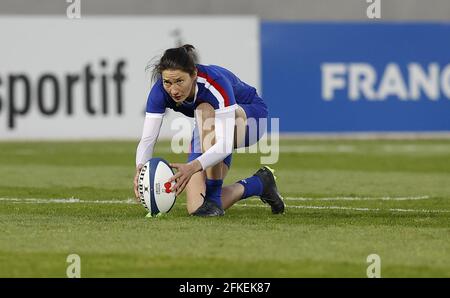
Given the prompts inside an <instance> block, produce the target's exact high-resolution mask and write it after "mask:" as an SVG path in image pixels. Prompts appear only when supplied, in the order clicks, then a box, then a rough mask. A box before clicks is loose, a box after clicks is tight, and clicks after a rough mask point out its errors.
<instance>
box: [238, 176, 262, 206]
mask: <svg viewBox="0 0 450 298" xmlns="http://www.w3.org/2000/svg"><path fill="white" fill-rule="evenodd" d="M237 183H239V184H242V186H244V194H243V195H242V198H241V200H243V199H246V198H248V197H252V196H260V195H261V194H262V191H263V185H262V182H261V179H259V177H258V176H252V177H249V178H246V179H242V180H240V181H238V182H237Z"/></svg>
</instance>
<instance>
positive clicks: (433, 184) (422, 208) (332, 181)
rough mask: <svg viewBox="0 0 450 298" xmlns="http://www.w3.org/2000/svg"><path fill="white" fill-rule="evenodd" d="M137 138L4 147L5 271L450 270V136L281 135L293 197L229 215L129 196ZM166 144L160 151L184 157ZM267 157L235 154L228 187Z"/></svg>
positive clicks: (347, 273) (0, 256) (286, 187)
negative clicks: (165, 210)
mask: <svg viewBox="0 0 450 298" xmlns="http://www.w3.org/2000/svg"><path fill="white" fill-rule="evenodd" d="M136 145H137V143H136V142H2V143H0V277H65V276H66V269H67V267H68V266H69V264H68V263H67V262H66V258H67V256H68V255H69V254H78V255H79V256H80V258H81V276H82V277H366V270H367V267H368V266H369V265H370V264H369V263H367V260H366V259H367V256H368V255H370V254H378V255H379V256H380V259H381V276H382V277H450V241H449V240H450V220H449V219H450V141H449V140H422V141H417V140H408V141H395V140H385V141H360V140H353V141H352V140H322V141H320V140H315V141H312V140H282V141H281V143H280V145H281V146H280V151H281V153H280V158H279V161H278V163H276V164H274V165H272V166H271V167H273V168H275V170H276V175H277V176H278V180H277V183H278V187H279V189H280V192H281V193H282V194H283V196H284V197H285V199H286V200H285V202H286V204H287V209H286V213H285V214H284V215H281V216H280V215H278V216H276V215H272V214H271V213H270V209H269V207H268V206H267V205H264V204H263V203H262V202H261V201H260V200H259V199H258V198H251V199H248V200H245V201H241V202H240V203H239V204H237V205H235V206H234V207H232V208H231V209H229V210H227V212H226V215H225V216H224V217H221V218H194V217H189V216H187V213H186V210H185V196H184V195H182V196H180V197H179V198H178V199H177V203H176V204H175V206H174V208H173V209H172V211H171V212H170V213H169V214H167V215H165V216H163V217H159V218H147V217H146V212H145V210H144V208H143V207H142V206H140V205H137V204H135V203H133V202H132V200H130V199H132V197H133V193H132V178H133V176H134V153H135V148H136ZM169 148H170V147H169V143H167V142H161V143H160V144H158V145H157V147H156V152H155V154H154V155H155V156H159V157H163V158H165V159H167V160H169V161H171V162H183V161H184V160H185V159H186V156H185V154H179V155H176V154H172V153H170V150H169ZM259 166H260V155H258V154H235V155H234V156H233V164H232V168H231V171H230V172H229V175H228V177H227V179H226V180H225V184H229V183H233V182H235V181H236V180H238V179H241V178H245V177H248V176H250V175H252V173H254V172H255V171H256V170H257V169H258V167H259Z"/></svg>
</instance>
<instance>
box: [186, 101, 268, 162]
mask: <svg viewBox="0 0 450 298" xmlns="http://www.w3.org/2000/svg"><path fill="white" fill-rule="evenodd" d="M238 105H239V106H240V107H241V108H242V109H243V110H244V112H245V115H246V116H247V126H246V128H245V143H244V144H243V145H242V146H241V147H249V146H251V145H253V144H255V143H257V142H258V141H259V140H260V139H261V137H262V136H263V135H264V133H265V132H266V130H267V106H266V104H265V103H264V101H263V100H262V99H261V98H260V97H259V96H257V95H256V96H255V98H254V100H253V102H252V103H250V104H238ZM261 120H262V121H261ZM200 155H202V153H201V147H200V136H199V133H198V125H197V123H196V121H195V127H194V131H193V133H192V140H191V148H190V153H189V156H188V162H190V161H193V160H194V159H196V158H197V157H199V156H200ZM231 157H232V154H230V155H228V156H227V157H225V159H224V160H223V162H224V163H225V164H226V165H227V166H228V168H230V167H231Z"/></svg>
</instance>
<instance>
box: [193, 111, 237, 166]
mask: <svg viewBox="0 0 450 298" xmlns="http://www.w3.org/2000/svg"><path fill="white" fill-rule="evenodd" d="M235 110H236V109H235V107H234V106H232V107H230V109H227V110H226V111H220V112H219V113H217V112H216V115H215V119H214V126H215V129H214V132H215V140H216V142H215V144H214V145H213V146H211V147H210V148H209V149H208V150H206V151H205V152H204V153H203V154H202V155H200V156H199V157H198V158H197V160H198V161H199V162H200V164H201V165H202V169H203V170H205V169H207V168H209V167H212V166H214V165H216V164H217V163H219V162H221V161H222V160H224V159H225V157H227V156H228V155H230V154H231V153H233V148H234V146H233V145H234V144H233V143H234V126H235V122H236V120H235Z"/></svg>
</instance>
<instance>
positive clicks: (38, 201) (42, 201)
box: [0, 198, 450, 213]
mask: <svg viewBox="0 0 450 298" xmlns="http://www.w3.org/2000/svg"><path fill="white" fill-rule="evenodd" d="M0 201H4V202H11V203H15V204H51V203H59V204H77V203H78V204H138V203H137V202H136V200H135V199H126V200H81V199H77V198H66V199H38V198H0ZM181 205H182V206H186V204H185V203H182V204H181ZM235 206H236V207H256V208H267V206H266V205H256V204H255V205H253V204H246V203H238V204H236V205H235ZM286 208H294V209H319V210H321V209H330V210H350V211H375V212H379V211H390V212H419V213H448V212H450V210H427V209H401V208H391V209H380V208H364V207H361V208H358V207H344V206H305V205H286Z"/></svg>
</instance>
